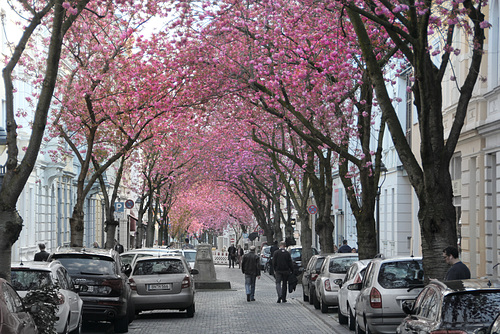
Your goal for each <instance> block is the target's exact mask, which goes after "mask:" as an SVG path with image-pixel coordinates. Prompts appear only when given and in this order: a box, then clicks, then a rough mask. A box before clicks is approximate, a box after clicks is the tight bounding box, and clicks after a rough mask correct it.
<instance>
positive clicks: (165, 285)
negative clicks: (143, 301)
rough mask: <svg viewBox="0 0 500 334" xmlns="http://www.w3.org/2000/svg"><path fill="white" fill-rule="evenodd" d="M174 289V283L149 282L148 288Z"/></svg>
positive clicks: (151, 289)
mask: <svg viewBox="0 0 500 334" xmlns="http://www.w3.org/2000/svg"><path fill="white" fill-rule="evenodd" d="M171 289H172V284H149V285H148V290H149V291H153V290H171Z"/></svg>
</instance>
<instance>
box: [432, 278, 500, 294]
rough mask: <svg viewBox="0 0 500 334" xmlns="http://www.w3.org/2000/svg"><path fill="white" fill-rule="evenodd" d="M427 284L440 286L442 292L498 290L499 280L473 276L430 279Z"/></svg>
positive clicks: (499, 287) (499, 286)
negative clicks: (458, 278)
mask: <svg viewBox="0 0 500 334" xmlns="http://www.w3.org/2000/svg"><path fill="white" fill-rule="evenodd" d="M429 284H432V285H435V286H438V287H439V288H441V289H442V290H444V291H443V293H444V294H449V293H455V292H466V291H477V290H499V289H500V280H498V279H494V278H473V279H464V280H453V281H440V280H436V279H431V280H430V282H429Z"/></svg>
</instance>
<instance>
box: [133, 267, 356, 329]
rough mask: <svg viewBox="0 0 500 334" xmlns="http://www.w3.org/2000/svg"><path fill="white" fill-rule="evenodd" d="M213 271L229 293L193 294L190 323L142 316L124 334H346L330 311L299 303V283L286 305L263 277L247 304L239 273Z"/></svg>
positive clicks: (168, 317) (178, 317)
mask: <svg viewBox="0 0 500 334" xmlns="http://www.w3.org/2000/svg"><path fill="white" fill-rule="evenodd" d="M215 271H216V274H217V279H219V280H226V281H230V282H231V289H230V290H197V292H196V297H195V300H196V313H195V316H194V318H191V319H188V318H185V317H183V316H181V315H179V314H178V313H177V314H176V313H172V312H170V313H162V314H158V313H153V314H144V313H143V314H141V315H140V316H139V317H138V319H136V320H135V321H134V322H133V323H132V324H131V325H130V330H129V333H153V332H154V333H166V332H182V333H202V334H205V333H208V334H212V333H213V334H215V333H222V334H230V333H231V334H232V333H258V332H268V333H276V332H283V333H290V334H293V333H297V334H309V333H310V334H313V333H314V334H319V333H332V332H333V333H340V334H342V333H349V330H348V329H347V328H346V327H344V326H342V325H339V323H338V320H337V314H336V312H331V313H327V314H323V313H321V312H320V311H319V310H315V309H314V307H313V306H312V305H309V303H304V302H303V300H302V286H301V285H300V284H299V285H297V289H296V290H295V291H294V292H292V293H291V294H289V295H288V296H287V300H288V302H287V303H281V304H278V303H276V300H277V294H276V287H275V284H274V277H271V276H270V275H269V274H267V273H263V274H262V276H261V279H260V280H259V279H258V280H257V283H256V291H255V299H256V301H254V302H247V300H246V293H245V286H244V275H243V274H242V273H241V270H240V269H239V268H237V267H236V268H234V269H233V268H231V269H229V268H228V267H226V266H225V265H216V266H215ZM151 320H153V321H151Z"/></svg>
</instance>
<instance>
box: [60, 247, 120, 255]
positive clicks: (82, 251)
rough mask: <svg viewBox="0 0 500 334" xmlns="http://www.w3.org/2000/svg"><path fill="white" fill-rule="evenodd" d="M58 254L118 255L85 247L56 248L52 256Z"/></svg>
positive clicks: (106, 250)
mask: <svg viewBox="0 0 500 334" xmlns="http://www.w3.org/2000/svg"><path fill="white" fill-rule="evenodd" d="M59 254H75V255H76V254H96V255H107V256H113V255H116V254H118V252H117V251H115V250H114V249H104V248H90V247H89V248H87V247H57V250H56V251H55V252H53V253H52V254H50V255H51V256H52V255H59Z"/></svg>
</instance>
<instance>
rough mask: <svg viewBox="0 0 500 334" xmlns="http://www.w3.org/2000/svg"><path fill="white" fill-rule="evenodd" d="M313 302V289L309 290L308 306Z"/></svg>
mask: <svg viewBox="0 0 500 334" xmlns="http://www.w3.org/2000/svg"><path fill="white" fill-rule="evenodd" d="M313 302H314V289H313V288H309V304H310V305H312V304H313Z"/></svg>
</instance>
